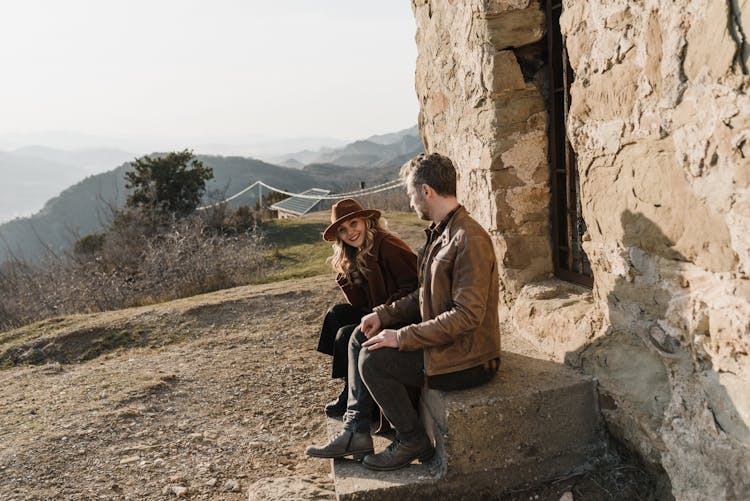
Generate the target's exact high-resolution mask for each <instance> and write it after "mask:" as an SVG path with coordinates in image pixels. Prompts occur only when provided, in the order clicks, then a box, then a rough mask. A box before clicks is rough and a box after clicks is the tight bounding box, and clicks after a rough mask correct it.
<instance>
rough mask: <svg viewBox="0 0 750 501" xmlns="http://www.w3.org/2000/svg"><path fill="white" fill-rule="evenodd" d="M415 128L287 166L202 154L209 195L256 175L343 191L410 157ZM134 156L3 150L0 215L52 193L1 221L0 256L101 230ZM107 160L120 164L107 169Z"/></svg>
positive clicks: (389, 173) (216, 196) (121, 194)
mask: <svg viewBox="0 0 750 501" xmlns="http://www.w3.org/2000/svg"><path fill="white" fill-rule="evenodd" d="M416 134H417V133H416V126H415V127H411V128H409V129H405V130H403V131H399V132H396V133H393V134H384V135H381V136H372V137H369V138H367V139H364V140H361V141H355V142H353V143H350V144H347V145H345V146H344V147H342V148H335V149H334V148H328V149H321V150H319V151H316V152H312V151H310V152H309V154H302V153H303V152H302V151H300V152H297V153H293V154H289V155H285V156H283V157H276V158H277V159H279V160H280V161H282V162H285V163H286V164H287V166H281V165H274V164H272V163H268V162H264V161H261V160H256V159H253V158H246V157H239V156H214V155H198V158H200V159H201V160H202V161H203V162H204V163H205V164H206V165H208V166H209V167H212V168H213V170H214V179H213V180H211V181H210V182H209V183H208V184H207V186H206V187H207V192H206V196H205V201H206V202H207V203H208V202H211V201H217V200H221V199H223V198H226V197H227V196H230V195H233V194H234V193H237V192H239V191H240V190H242V189H244V188H245V187H247V186H248V185H250V184H252V183H253V182H255V181H257V180H262V181H264V182H265V183H267V184H269V185H271V186H274V187H277V188H280V189H283V190H285V191H292V192H298V191H303V190H306V189H309V188H325V189H329V190H331V191H333V192H339V193H341V192H345V191H350V190H355V189H358V188H359V184H360V182H365V183H366V184H367V185H368V186H373V185H375V184H380V183H383V182H386V181H390V180H391V179H394V178H395V177H396V176H397V172H398V169H399V167H400V166H401V165H402V164H403V163H404V161H406V160H407V159H408V158H410V157H411V156H413V155H415V154H417V153H419V152H421V151H422V142H421V140H420V139H419V136H418V135H416ZM133 158H134V156H133V155H132V154H130V153H127V152H125V151H121V150H115V149H87V150H77V151H63V150H58V149H55V148H49V147H41V146H33V147H24V148H18V149H16V150H13V151H12V152H5V153H3V152H0V175H2V176H3V179H4V182H3V183H2V185H0V218H2V217H3V216H4V217H6V218H7V217H9V216H10V217H12V216H13V215H14V214H23V213H28V211H30V210H33V208H34V205H33V204H36V207H39V205H41V204H42V203H44V202H43V200H47V201H46V203H44V206H43V208H42V209H41V210H40V211H38V212H37V213H35V214H33V215H32V216H29V217H18V218H16V219H13V220H11V221H7V222H5V223H2V224H0V262H2V261H3V260H4V259H5V258H7V257H8V256H9V255H10V253H12V254H14V255H16V256H18V257H23V258H26V259H35V258H38V257H39V256H41V255H43V254H44V253H45V252H46V251H47V250H52V251H53V252H56V253H57V252H63V251H65V250H68V249H69V248H70V246H71V244H72V243H73V242H74V241H75V240H76V239H77V238H79V237H81V236H84V235H87V234H89V233H93V232H97V231H101V230H102V228H104V227H105V226H106V225H107V224H108V222H109V221H110V218H111V213H112V209H117V208H121V207H122V206H123V205H124V203H125V199H126V198H127V190H126V188H125V172H127V171H128V169H129V168H130V162H129V161H131V160H132V159H133ZM107 164H109V165H112V166H117V167H115V168H113V169H111V170H108V171H106V172H101V170H103V167H102V166H104V165H107ZM118 165H119V166H118ZM92 172H100V173H98V174H93V175H92V174H91V173H92ZM55 195H56V196H55ZM50 197H52V198H50ZM256 197H257V191H256V190H251V192H248V193H246V194H245V195H244V196H243V197H240V198H239V199H237V200H235V201H233V204H234V205H241V204H245V203H246V204H250V205H252V204H254V203H255V200H256Z"/></svg>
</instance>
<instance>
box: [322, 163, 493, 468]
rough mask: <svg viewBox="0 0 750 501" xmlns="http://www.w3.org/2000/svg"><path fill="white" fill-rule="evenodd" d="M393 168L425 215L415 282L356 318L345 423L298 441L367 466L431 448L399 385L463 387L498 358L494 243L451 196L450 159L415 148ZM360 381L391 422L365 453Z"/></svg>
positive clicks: (364, 397) (489, 373) (365, 401)
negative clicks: (379, 443)
mask: <svg viewBox="0 0 750 501" xmlns="http://www.w3.org/2000/svg"><path fill="white" fill-rule="evenodd" d="M401 178H402V179H403V180H404V182H405V184H406V189H407V194H408V195H409V200H410V205H411V207H412V208H413V209H414V211H415V212H416V213H417V214H418V215H419V217H420V218H422V219H424V220H427V221H432V224H431V225H430V228H429V229H428V230H426V233H427V243H426V244H425V246H424V248H423V249H422V250H421V251H420V253H419V261H418V272H419V288H418V289H417V290H416V291H414V292H412V293H411V294H408V295H407V296H405V297H403V298H401V299H399V300H398V301H396V302H394V303H392V304H390V305H380V306H378V307H376V308H375V309H374V311H373V312H372V313H370V314H368V315H366V316H365V317H363V318H362V321H361V323H360V326H359V328H358V329H357V330H355V332H354V334H353V335H352V337H351V339H350V342H349V397H348V401H347V412H346V414H345V416H344V431H343V432H342V433H341V434H339V435H338V436H337V437H336V438H334V439H333V440H332V441H331V442H329V443H328V444H327V445H325V446H323V447H308V449H307V453H308V454H309V455H311V456H314V457H344V456H348V455H351V456H353V457H354V458H355V459H363V464H364V466H366V467H367V468H370V469H373V470H396V469H399V468H403V467H404V466H406V465H408V464H409V463H411V462H412V461H413V460H415V459H419V460H420V461H426V460H428V459H430V458H431V457H432V456H433V455H434V452H435V450H434V448H433V445H432V443H431V441H430V439H429V437H428V436H427V434H426V433H425V430H424V428H423V427H422V424H421V422H420V420H419V416H418V415H417V411H416V410H415V409H414V407H413V406H412V404H411V401H410V399H409V396H408V392H407V386H425V385H426V386H427V387H429V388H435V389H440V390H459V389H465V388H470V387H473V386H477V385H480V384H483V383H485V382H487V381H489V380H490V379H492V377H493V376H494V375H495V373H496V372H497V368H498V365H499V362H500V328H499V322H498V316H497V303H498V274H497V265H496V261H495V253H494V249H493V247H492V241H491V240H490V237H489V235H488V234H487V232H486V231H485V230H484V229H483V228H482V227H481V226H480V225H479V223H477V222H476V221H475V220H474V219H472V218H471V217H470V216H469V214H468V213H467V212H466V209H464V208H463V207H462V206H461V205H460V204H459V203H458V200H457V199H456V171H455V168H454V167H453V163H452V162H451V160H450V159H449V158H447V157H445V156H442V155H439V154H437V153H431V154H421V155H419V156H417V157H416V158H414V159H412V160H411V161H409V162H407V163H406V164H404V166H403V167H402V168H401ZM386 327H390V328H386ZM363 383H364V384H363ZM365 385H366V388H367V389H369V390H370V391H369V395H372V398H373V399H374V400H375V401H376V402H377V403H378V405H380V408H381V409H382V411H383V414H384V415H385V417H386V418H387V419H388V421H390V422H391V424H392V425H393V428H394V429H395V430H396V440H395V441H394V442H393V443H392V444H391V445H390V446H388V448H387V449H385V450H384V451H382V452H379V453H378V454H373V453H372V452H373V446H372V437H371V436H370V434H369V421H368V419H369V418H368V416H369V414H367V413H369V412H370V409H371V408H372V401H371V400H370V399H369V396H368V392H367V391H364V390H365Z"/></svg>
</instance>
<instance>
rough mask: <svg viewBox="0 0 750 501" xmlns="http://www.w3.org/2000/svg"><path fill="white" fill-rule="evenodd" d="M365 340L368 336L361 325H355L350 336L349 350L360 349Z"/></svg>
mask: <svg viewBox="0 0 750 501" xmlns="http://www.w3.org/2000/svg"><path fill="white" fill-rule="evenodd" d="M365 341H367V336H365V334H364V333H363V332H362V331H361V330H360V329H359V327H355V328H354V331H353V332H352V333H351V335H350V336H349V350H352V349H354V350H360V349H361V347H362V343H364V342H365Z"/></svg>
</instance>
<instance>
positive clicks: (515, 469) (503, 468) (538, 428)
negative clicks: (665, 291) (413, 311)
mask: <svg viewBox="0 0 750 501" xmlns="http://www.w3.org/2000/svg"><path fill="white" fill-rule="evenodd" d="M421 414H422V419H423V421H424V424H425V428H426V429H427V430H428V433H429V434H430V436H431V437H432V438H433V440H434V441H435V444H436V449H437V453H436V456H435V458H434V459H433V460H432V461H430V462H429V463H427V464H417V463H414V464H412V465H410V466H409V467H407V468H405V469H403V470H399V471H395V472H372V471H369V470H367V469H366V468H364V467H363V466H362V465H360V464H358V463H355V462H353V461H347V460H336V461H334V476H335V484H336V493H337V496H338V499H339V500H368V499H373V500H375V499H377V500H379V501H383V500H390V499H393V500H400V499H431V498H437V499H457V500H460V499H467V500H468V499H478V498H481V496H493V497H496V496H498V495H501V494H502V493H504V492H508V491H509V490H512V489H516V488H518V487H521V486H525V485H537V484H540V483H542V482H545V481H547V480H550V479H552V478H555V477H558V476H560V475H567V474H571V473H574V472H578V471H582V470H584V469H587V468H589V467H593V466H594V465H595V464H597V463H599V462H602V461H605V460H607V459H608V456H607V448H606V441H605V435H604V431H603V428H602V423H601V419H600V414H599V410H598V404H597V399H596V388H595V384H594V382H593V380H592V379H591V378H589V377H586V376H581V375H580V374H578V373H577V372H575V371H573V370H572V369H570V368H567V367H565V366H563V365H561V364H557V363H554V362H549V361H546V360H539V359H535V358H531V357H528V356H524V355H519V354H515V353H510V352H505V353H504V354H503V359H502V364H501V368H500V372H499V373H498V376H497V377H496V378H495V379H494V381H492V382H491V383H489V384H487V385H484V386H481V387H479V388H474V389H470V390H465V391H457V392H442V391H437V390H425V391H424V393H423V395H422V402H421ZM339 426H340V425H339ZM385 444H387V442H386V443H385ZM385 444H384V443H380V444H379V443H376V446H375V448H376V450H379V449H381V448H382V447H384V445H385Z"/></svg>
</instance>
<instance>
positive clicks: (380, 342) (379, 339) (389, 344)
mask: <svg viewBox="0 0 750 501" xmlns="http://www.w3.org/2000/svg"><path fill="white" fill-rule="evenodd" d="M362 346H364V347H365V348H367V349H368V350H377V349H379V348H398V337H396V331H394V330H393V329H383V330H382V331H380V334H378V335H377V336H373V337H371V338H370V339H368V340H367V341H365V342H364V343H362Z"/></svg>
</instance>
